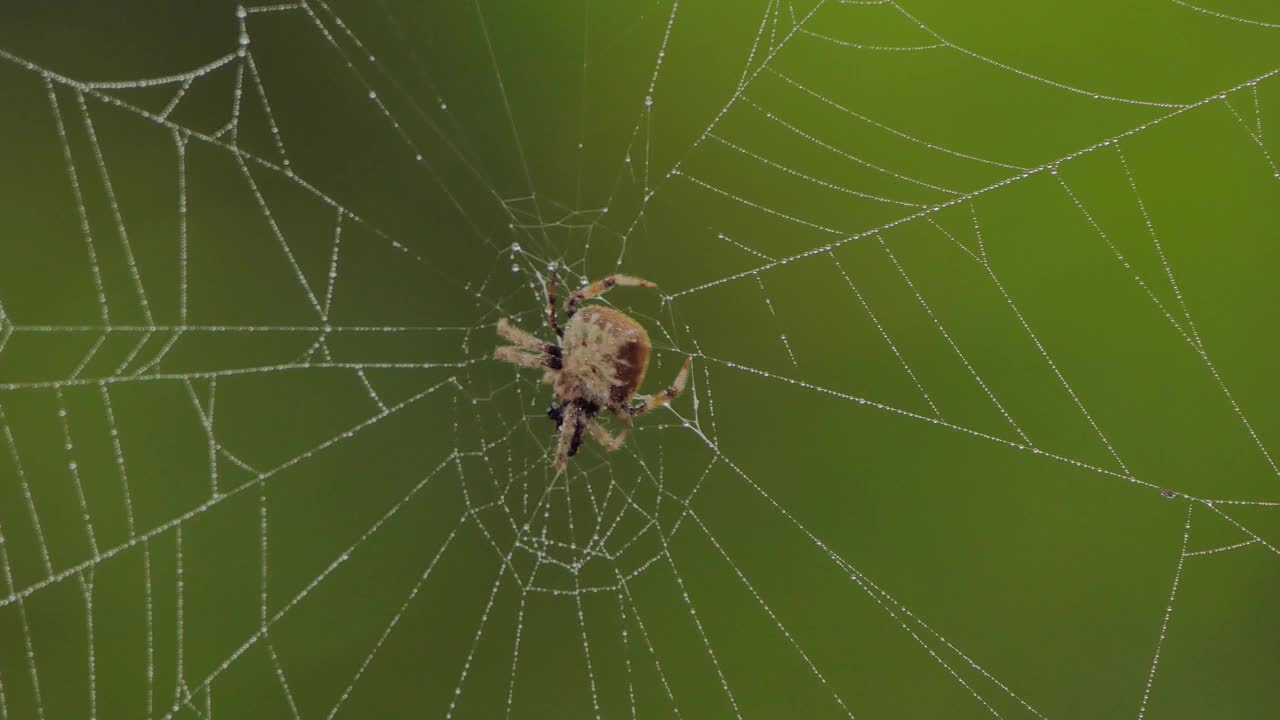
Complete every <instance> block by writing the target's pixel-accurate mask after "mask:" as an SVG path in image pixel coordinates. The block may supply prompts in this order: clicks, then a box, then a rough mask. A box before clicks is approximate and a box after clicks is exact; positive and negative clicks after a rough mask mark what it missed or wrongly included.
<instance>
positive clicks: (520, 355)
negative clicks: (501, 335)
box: [493, 345, 563, 370]
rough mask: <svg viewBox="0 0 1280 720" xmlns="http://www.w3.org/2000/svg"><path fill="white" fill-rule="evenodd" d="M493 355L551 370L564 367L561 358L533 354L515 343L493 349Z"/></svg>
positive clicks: (519, 363) (514, 362)
mask: <svg viewBox="0 0 1280 720" xmlns="http://www.w3.org/2000/svg"><path fill="white" fill-rule="evenodd" d="M493 356H494V357H495V358H497V359H498V360H504V361H506V362H509V363H513V364H515V365H522V366H524V367H531V368H543V369H550V370H559V369H560V368H561V367H563V363H561V362H560V358H558V357H555V356H552V355H533V354H531V353H527V352H525V351H524V348H518V347H516V346H514V345H503V346H502V347H500V348H496V349H495V350H494V351H493Z"/></svg>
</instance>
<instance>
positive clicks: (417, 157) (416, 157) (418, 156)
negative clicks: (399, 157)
mask: <svg viewBox="0 0 1280 720" xmlns="http://www.w3.org/2000/svg"><path fill="white" fill-rule="evenodd" d="M413 159H414V160H417V161H418V162H422V153H418V154H417V155H414V156H413Z"/></svg>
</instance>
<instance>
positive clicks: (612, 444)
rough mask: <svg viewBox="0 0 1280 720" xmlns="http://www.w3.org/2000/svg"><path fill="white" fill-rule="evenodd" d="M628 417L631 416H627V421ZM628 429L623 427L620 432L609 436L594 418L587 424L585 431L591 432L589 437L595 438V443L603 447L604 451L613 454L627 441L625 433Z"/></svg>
mask: <svg viewBox="0 0 1280 720" xmlns="http://www.w3.org/2000/svg"><path fill="white" fill-rule="evenodd" d="M630 417H631V416H629V415H628V416H627V419H628V420H630ZM630 429H631V428H630V427H624V428H622V432H620V433H618V434H617V435H610V434H609V431H608V430H605V429H604V426H602V425H601V424H600V423H599V422H597V421H596V420H595V419H594V418H592V419H591V420H590V421H589V422H588V424H587V430H589V431H591V437H593V438H595V439H596V442H598V443H600V444H601V445H603V446H604V449H605V450H608V451H609V452H613V451H614V450H617V449H618V448H620V447H622V444H623V443H624V442H626V441H627V431H628V430H630Z"/></svg>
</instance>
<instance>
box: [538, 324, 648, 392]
mask: <svg viewBox="0 0 1280 720" xmlns="http://www.w3.org/2000/svg"><path fill="white" fill-rule="evenodd" d="M563 348H564V370H565V372H563V373H562V374H561V380H562V381H563V382H564V383H565V385H568V387H562V388H559V389H560V391H561V393H562V397H561V399H563V400H569V399H571V396H574V395H576V396H578V397H582V398H583V399H586V400H589V401H591V402H593V403H595V404H597V405H601V406H618V405H622V404H624V403H626V401H627V400H629V399H630V398H631V396H632V395H635V393H636V390H638V389H639V388H640V383H642V382H644V375H645V371H646V370H647V369H648V366H649V349H650V343H649V334H648V333H647V332H645V329H644V326H642V325H640V323H638V322H636V321H635V320H633V319H631V318H630V317H628V316H627V315H626V314H624V313H622V312H619V311H618V310H614V309H613V308H609V307H601V306H598V305H592V306H589V307H584V308H582V309H581V310H579V311H578V312H577V313H575V314H574V316H573V317H572V318H571V319H570V320H569V322H568V324H567V325H566V326H565V330H564V341H563ZM566 396H570V397H566Z"/></svg>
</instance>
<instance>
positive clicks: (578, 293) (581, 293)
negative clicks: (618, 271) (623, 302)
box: [564, 275, 658, 317]
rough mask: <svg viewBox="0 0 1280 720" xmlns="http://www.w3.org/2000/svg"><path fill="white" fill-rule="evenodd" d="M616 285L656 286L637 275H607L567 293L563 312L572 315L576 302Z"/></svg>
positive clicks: (606, 290)
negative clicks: (569, 293)
mask: <svg viewBox="0 0 1280 720" xmlns="http://www.w3.org/2000/svg"><path fill="white" fill-rule="evenodd" d="M618 286H622V287H647V288H656V287H658V286H657V285H656V284H655V283H651V282H649V281H648V280H642V279H640V278H638V277H631V276H630V275H609V276H607V277H603V278H601V279H599V280H597V281H595V282H593V283H591V284H590V285H588V286H586V287H584V288H582V289H581V290H575V291H574V292H573V294H571V295H569V299H568V300H567V301H566V302H565V304H564V311H565V314H567V315H568V316H569V317H573V313H574V312H576V311H577V309H578V303H580V302H582V301H583V300H586V299H587V298H593V297H596V296H599V295H603V294H604V293H606V292H608V291H609V290H610V289H611V288H614V287H618Z"/></svg>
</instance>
